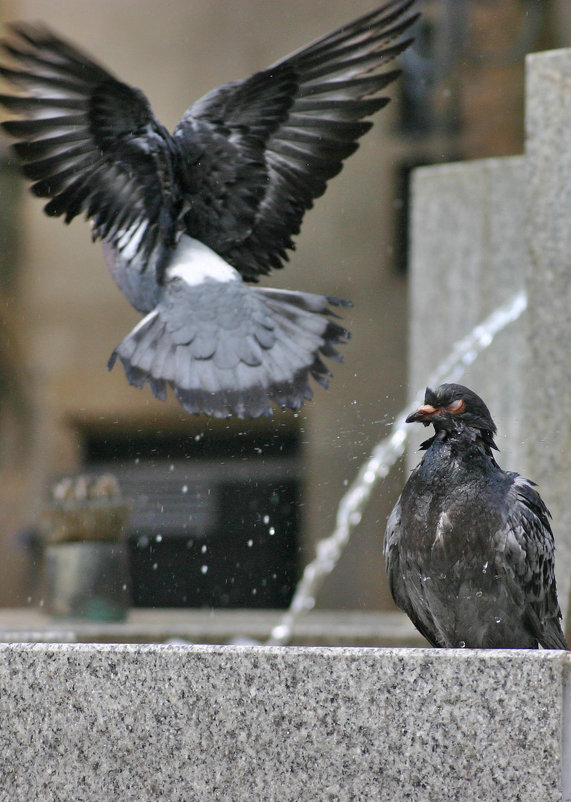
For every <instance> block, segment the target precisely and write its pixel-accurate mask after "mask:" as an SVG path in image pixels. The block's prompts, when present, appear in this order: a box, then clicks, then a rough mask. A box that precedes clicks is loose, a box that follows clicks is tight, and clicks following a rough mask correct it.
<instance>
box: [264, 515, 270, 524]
mask: <svg viewBox="0 0 571 802" xmlns="http://www.w3.org/2000/svg"><path fill="white" fill-rule="evenodd" d="M262 520H263V522H264V523H265V524H269V522H270V516H269V515H264V517H263V518H262Z"/></svg>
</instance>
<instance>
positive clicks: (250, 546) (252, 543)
mask: <svg viewBox="0 0 571 802" xmlns="http://www.w3.org/2000/svg"><path fill="white" fill-rule="evenodd" d="M247 545H248V548H250V549H251V548H252V546H253V545H254V541H253V540H249V541H248V544H247Z"/></svg>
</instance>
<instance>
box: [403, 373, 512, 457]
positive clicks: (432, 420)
mask: <svg viewBox="0 0 571 802" xmlns="http://www.w3.org/2000/svg"><path fill="white" fill-rule="evenodd" d="M406 422H407V423H422V424H424V426H429V425H430V424H432V425H433V426H434V429H435V431H436V432H438V431H439V430H444V431H448V432H453V431H458V430H461V429H466V428H471V429H477V430H479V432H480V433H481V435H482V437H483V438H484V440H486V442H488V444H489V445H491V446H492V447H493V448H495V445H494V443H493V436H494V434H495V433H496V424H495V423H494V421H493V419H492V416H491V415H490V411H489V409H488V407H487V406H486V405H485V404H484V402H483V401H482V399H481V398H480V396H479V395H476V393H475V392H473V391H472V390H469V389H468V387H464V386H463V385H462V384H441V385H440V387H439V388H438V389H437V390H431V388H430V387H427V388H426V393H425V396H424V404H422V406H420V407H419V408H418V409H417V410H416V412H413V413H412V414H411V415H409V416H408V418H407V419H406Z"/></svg>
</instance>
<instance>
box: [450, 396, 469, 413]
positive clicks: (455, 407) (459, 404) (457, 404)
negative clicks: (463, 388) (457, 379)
mask: <svg viewBox="0 0 571 802" xmlns="http://www.w3.org/2000/svg"><path fill="white" fill-rule="evenodd" d="M446 409H447V410H448V412H451V413H452V414H453V415H458V414H459V413H460V412H464V410H465V409H466V404H465V403H464V401H463V400H462V399H461V398H458V399H457V400H456V401H453V402H452V403H451V404H448V406H447V407H446Z"/></svg>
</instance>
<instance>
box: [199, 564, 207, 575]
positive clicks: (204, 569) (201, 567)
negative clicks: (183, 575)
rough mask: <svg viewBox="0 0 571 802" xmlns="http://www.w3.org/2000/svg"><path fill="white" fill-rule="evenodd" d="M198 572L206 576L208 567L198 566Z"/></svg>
mask: <svg viewBox="0 0 571 802" xmlns="http://www.w3.org/2000/svg"><path fill="white" fill-rule="evenodd" d="M200 571H201V573H203V574H207V573H208V566H207V565H201V566H200Z"/></svg>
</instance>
